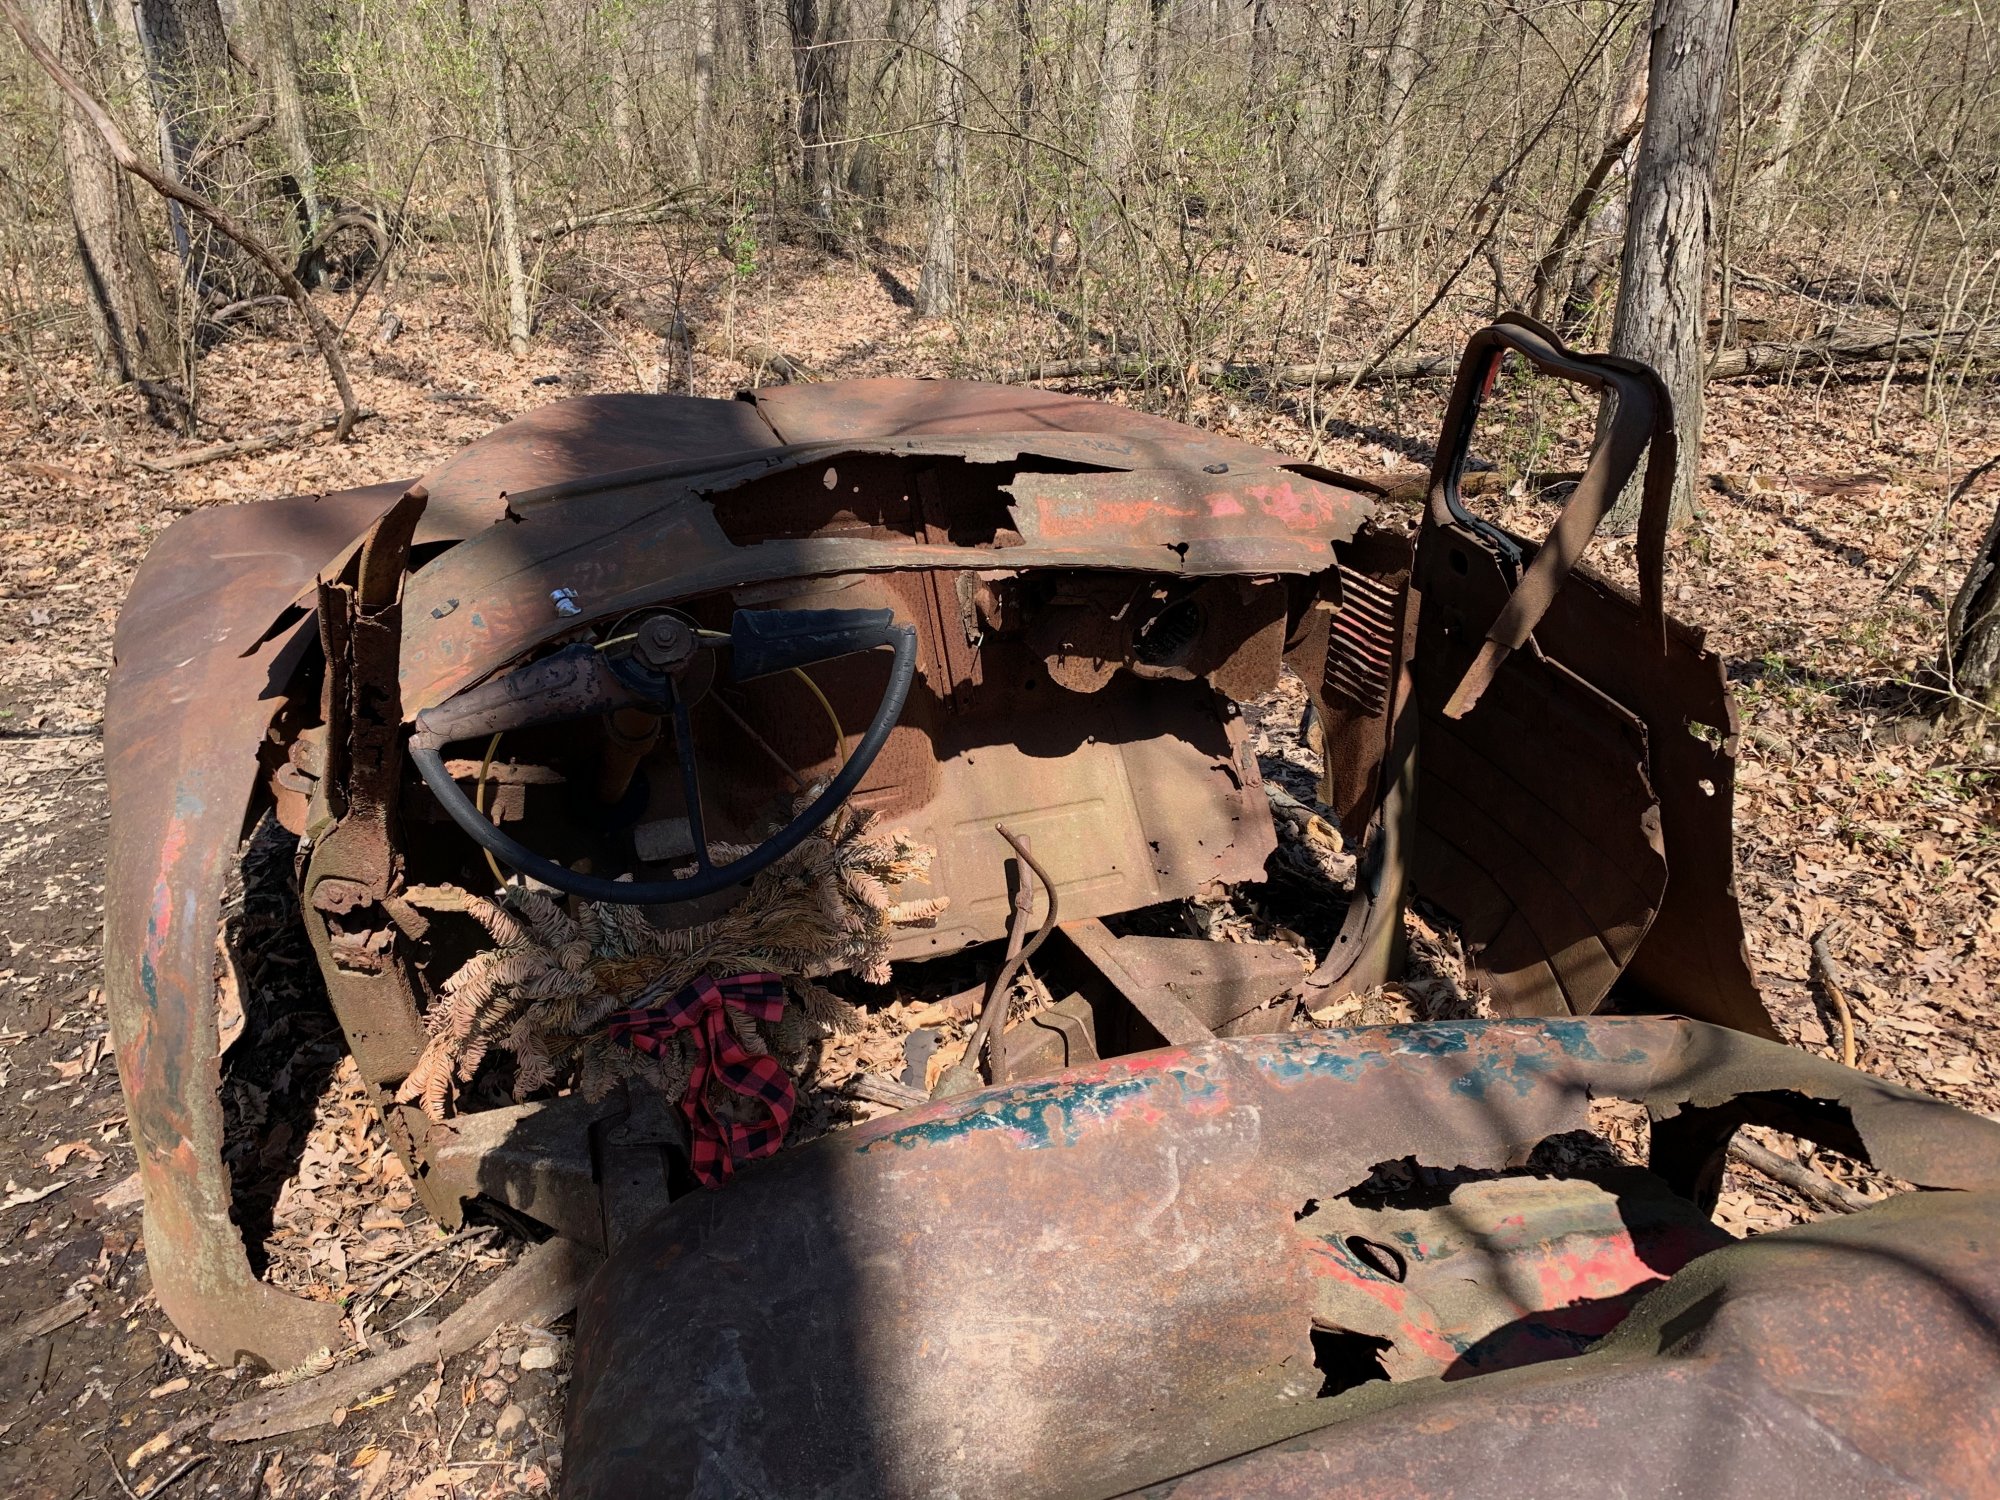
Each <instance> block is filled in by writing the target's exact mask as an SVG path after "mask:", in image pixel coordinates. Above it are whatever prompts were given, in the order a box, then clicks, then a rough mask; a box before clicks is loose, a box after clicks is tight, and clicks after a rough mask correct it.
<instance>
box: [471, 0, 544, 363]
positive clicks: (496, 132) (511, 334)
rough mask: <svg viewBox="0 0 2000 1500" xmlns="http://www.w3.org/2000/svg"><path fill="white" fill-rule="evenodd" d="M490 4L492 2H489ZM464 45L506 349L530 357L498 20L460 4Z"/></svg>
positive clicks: (525, 280)
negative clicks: (474, 80) (470, 52)
mask: <svg viewBox="0 0 2000 1500" xmlns="http://www.w3.org/2000/svg"><path fill="white" fill-rule="evenodd" d="M488 3H490V0H488ZM459 16H460V20H461V21H462V23H463V25H464V27H465V36H466V40H467V42H468V43H469V44H470V45H471V46H472V47H473V48H474V49H475V50H476V51H477V52H478V53H479V54H480V63H481V67H482V69H483V71H484V74H485V79H484V82H485V84H486V93H487V99H486V129H487V135H488V138H487V139H486V140H485V141H483V142H481V143H480V149H479V157H480V165H481V166H482V168H483V169H484V170H485V174H486V201H487V204H488V206H489V207H491V209H492V210H493V236H494V248H495V249H496V250H497V251H498V252H499V256H500V281H501V287H502V290H503V291H504V292H505V293H506V297H507V347H508V348H509V349H510V350H512V351H513V353H514V355H515V357H516V358H519V357H520V356H521V355H523V354H526V353H527V352H528V328H529V323H528V275H527V271H526V269H525V267H524V266H523V264H522V261H521V213H520V209H519V207H518V205H517V204H516V203H515V200H514V142H513V134H512V131H511V129H510V120H509V116H508V111H507V55H506V50H505V47H504V45H503V42H502V38H501V35H500V26H499V21H498V18H497V17H496V16H494V15H493V14H492V12H490V11H488V10H486V9H485V7H484V6H483V5H482V7H481V13H480V14H477V15H475V14H474V11H473V5H472V0H460V9H459Z"/></svg>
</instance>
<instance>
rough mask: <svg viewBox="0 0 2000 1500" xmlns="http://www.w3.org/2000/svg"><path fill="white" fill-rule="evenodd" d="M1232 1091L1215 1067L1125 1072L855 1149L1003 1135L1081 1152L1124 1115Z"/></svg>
mask: <svg viewBox="0 0 2000 1500" xmlns="http://www.w3.org/2000/svg"><path fill="white" fill-rule="evenodd" d="M1227 1102H1228V1098H1227V1088H1226V1086H1225V1084H1224V1083H1223V1080H1222V1079H1221V1078H1219V1077H1218V1076H1216V1071H1215V1065H1214V1063H1213V1062H1207V1061H1194V1062H1186V1061H1182V1062H1176V1063H1175V1064H1173V1065H1172V1066H1169V1067H1165V1068H1153V1069H1148V1070H1146V1071H1143V1072H1130V1071H1127V1070H1124V1069H1120V1070H1119V1071H1118V1073H1117V1075H1116V1076H1107V1077H1102V1078H1097V1079H1091V1080H1079V1079H1074V1078H1068V1079H1063V1078H1052V1079H1049V1080H1047V1081H1045V1082H1039V1083H1028V1084H1023V1085H1021V1086H1019V1087H1017V1088H1013V1089H1010V1090H1008V1091H1007V1093H1006V1095H1005V1096H1004V1097H1002V1098H999V1099H991V1098H989V1099H984V1100H981V1101H980V1102H979V1103H978V1104H976V1105H975V1106H974V1107H972V1108H971V1109H967V1110H962V1111H961V1110H955V1111H951V1112H948V1113H945V1114H941V1115H939V1116H937V1117H936V1118H935V1119H929V1120H915V1121H912V1122H911V1123H909V1124H907V1125H903V1126H900V1127H898V1128H897V1129H894V1130H891V1131H890V1132H888V1133H887V1134H886V1135H882V1136H878V1137H876V1138H875V1139H874V1140H871V1141H864V1142H862V1143H861V1144H859V1145H857V1146H856V1147H855V1151H856V1153H857V1154H858V1155H866V1154H867V1153H868V1152H870V1151H874V1150H878V1149H887V1148H890V1147H894V1148H897V1149H900V1150H904V1151H910V1150H915V1149H916V1148H918V1147H920V1146H922V1147H942V1146H950V1145H953V1144H955V1143H956V1142H958V1141H961V1140H966V1139H969V1138H971V1137H973V1136H978V1135H985V1134H987V1133H989V1132H993V1131H1000V1132H1003V1133H1005V1134H1008V1135H1011V1136H1012V1137H1013V1138H1014V1141H1015V1143H1016V1144H1018V1145H1020V1146H1021V1147H1023V1148H1024V1149H1026V1150H1030V1151H1044V1150H1048V1149H1050V1148H1052V1147H1056V1146H1074V1145H1076V1144H1077V1143H1078V1142H1080V1141H1081V1140H1082V1139H1083V1138H1084V1137H1085V1136H1086V1135H1089V1134H1090V1133H1091V1132H1093V1131H1094V1130H1097V1129H1099V1128H1101V1127H1102V1126H1104V1125H1106V1124H1108V1123H1110V1122H1111V1121H1112V1120H1113V1119H1114V1118H1116V1117H1117V1116H1119V1115H1121V1114H1127V1113H1131V1112H1132V1111H1134V1110H1137V1109H1140V1108H1143V1107H1147V1106H1151V1107H1153V1108H1155V1109H1158V1110H1161V1111H1170V1110H1173V1109H1176V1108H1181V1107H1207V1108H1210V1109H1213V1108H1219V1107H1223V1106H1225V1105H1226V1104H1227Z"/></svg>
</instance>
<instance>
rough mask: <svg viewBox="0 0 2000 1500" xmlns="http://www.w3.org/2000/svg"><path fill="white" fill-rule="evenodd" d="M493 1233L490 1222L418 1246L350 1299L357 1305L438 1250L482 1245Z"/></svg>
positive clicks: (494, 1231)
mask: <svg viewBox="0 0 2000 1500" xmlns="http://www.w3.org/2000/svg"><path fill="white" fill-rule="evenodd" d="M495 1233H497V1231H496V1230H495V1229H494V1227H493V1226H492V1225H491V1224H487V1225H482V1226H481V1227H479V1228H477V1229H465V1230H461V1231H459V1233H457V1234H454V1235H449V1236H447V1237H446V1238H444V1239H441V1240H433V1241H431V1243H430V1244H428V1245H422V1246H419V1247H418V1248H417V1249H415V1250H412V1251H411V1252H410V1253H409V1254H408V1255H405V1256H404V1257H403V1258H402V1259H401V1260H398V1261H396V1262H394V1263H393V1264H392V1265H390V1267H389V1268H388V1269H387V1270H386V1271H383V1272H382V1273H381V1274H380V1275H379V1276H377V1277H376V1278H375V1279H374V1280H373V1281H371V1282H369V1283H368V1285H367V1286H365V1287H363V1288H362V1289H361V1290H360V1291H359V1292H358V1293H356V1294H355V1295H354V1297H353V1298H351V1299H350V1300H351V1302H352V1304H353V1305H354V1306H356V1307H359V1306H360V1305H361V1304H362V1303H363V1302H366V1301H367V1300H368V1299H369V1298H370V1297H372V1296H374V1295H375V1294H376V1293H377V1292H379V1291H381V1290H382V1288H383V1287H385V1286H387V1285H388V1284H389V1283H390V1282H391V1281H394V1280H395V1279H396V1278H397V1277H398V1276H400V1275H402V1273H403V1272H405V1271H407V1270H409V1269H410V1267H411V1266H414V1265H416V1264H417V1263H418V1262H419V1261H425V1260H429V1259H430V1258H431V1257H432V1256H433V1255H436V1254H437V1253H438V1252H439V1251H440V1250H451V1249H456V1248H459V1247H467V1248H470V1247H471V1246H473V1245H475V1244H478V1245H483V1244H485V1243H486V1241H488V1240H490V1239H492V1238H493V1236H494V1234H495Z"/></svg>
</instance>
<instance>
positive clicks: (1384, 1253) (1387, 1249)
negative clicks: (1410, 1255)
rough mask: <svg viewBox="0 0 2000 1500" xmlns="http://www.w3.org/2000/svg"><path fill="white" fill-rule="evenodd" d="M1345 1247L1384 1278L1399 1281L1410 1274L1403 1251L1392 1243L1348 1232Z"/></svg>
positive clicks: (1408, 1264)
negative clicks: (1386, 1243)
mask: <svg viewBox="0 0 2000 1500" xmlns="http://www.w3.org/2000/svg"><path fill="white" fill-rule="evenodd" d="M1347 1249H1348V1253H1349V1254H1351V1255H1352V1256H1353V1257H1354V1258H1355V1259H1356V1260H1358V1261H1360V1262H1361V1264H1362V1265H1364V1266H1366V1267H1367V1268H1368V1269H1369V1270H1371V1271H1373V1272H1374V1273H1375V1274H1376V1275H1377V1276H1380V1277H1383V1278H1385V1279H1386V1280H1389V1281H1395V1282H1400V1281H1402V1280H1403V1278H1404V1277H1406V1276H1408V1275H1409V1274H1410V1263H1409V1262H1408V1261H1406V1260H1404V1259H1403V1253H1402V1252H1401V1251H1400V1250H1398V1249H1396V1247H1395V1246H1393V1245H1385V1244H1383V1243H1382V1242H1381V1241H1380V1240H1371V1239H1368V1238H1366V1237H1365V1236H1362V1235H1358V1234H1350V1235H1349V1236H1348V1237H1347Z"/></svg>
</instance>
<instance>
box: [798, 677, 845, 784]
mask: <svg viewBox="0 0 2000 1500" xmlns="http://www.w3.org/2000/svg"><path fill="white" fill-rule="evenodd" d="M792 675H793V676H794V677H796V678H798V680H799V681H800V682H803V683H804V684H805V685H806V686H807V687H809V688H811V689H812V695H813V696H814V697H815V698H817V699H819V706H820V707H821V708H823V709H825V710H826V722H827V723H829V724H831V725H832V726H833V759H834V763H835V764H836V765H838V766H839V767H840V768H841V769H842V770H845V769H847V732H846V731H845V730H843V729H842V728H841V727H840V715H839V714H837V713H835V712H834V711H833V704H832V703H831V702H830V701H829V700H828V698H827V696H826V694H825V693H822V692H821V691H820V690H819V684H818V683H816V682H814V681H813V680H812V678H810V677H808V676H807V675H806V669H805V668H804V667H793V668H792Z"/></svg>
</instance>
